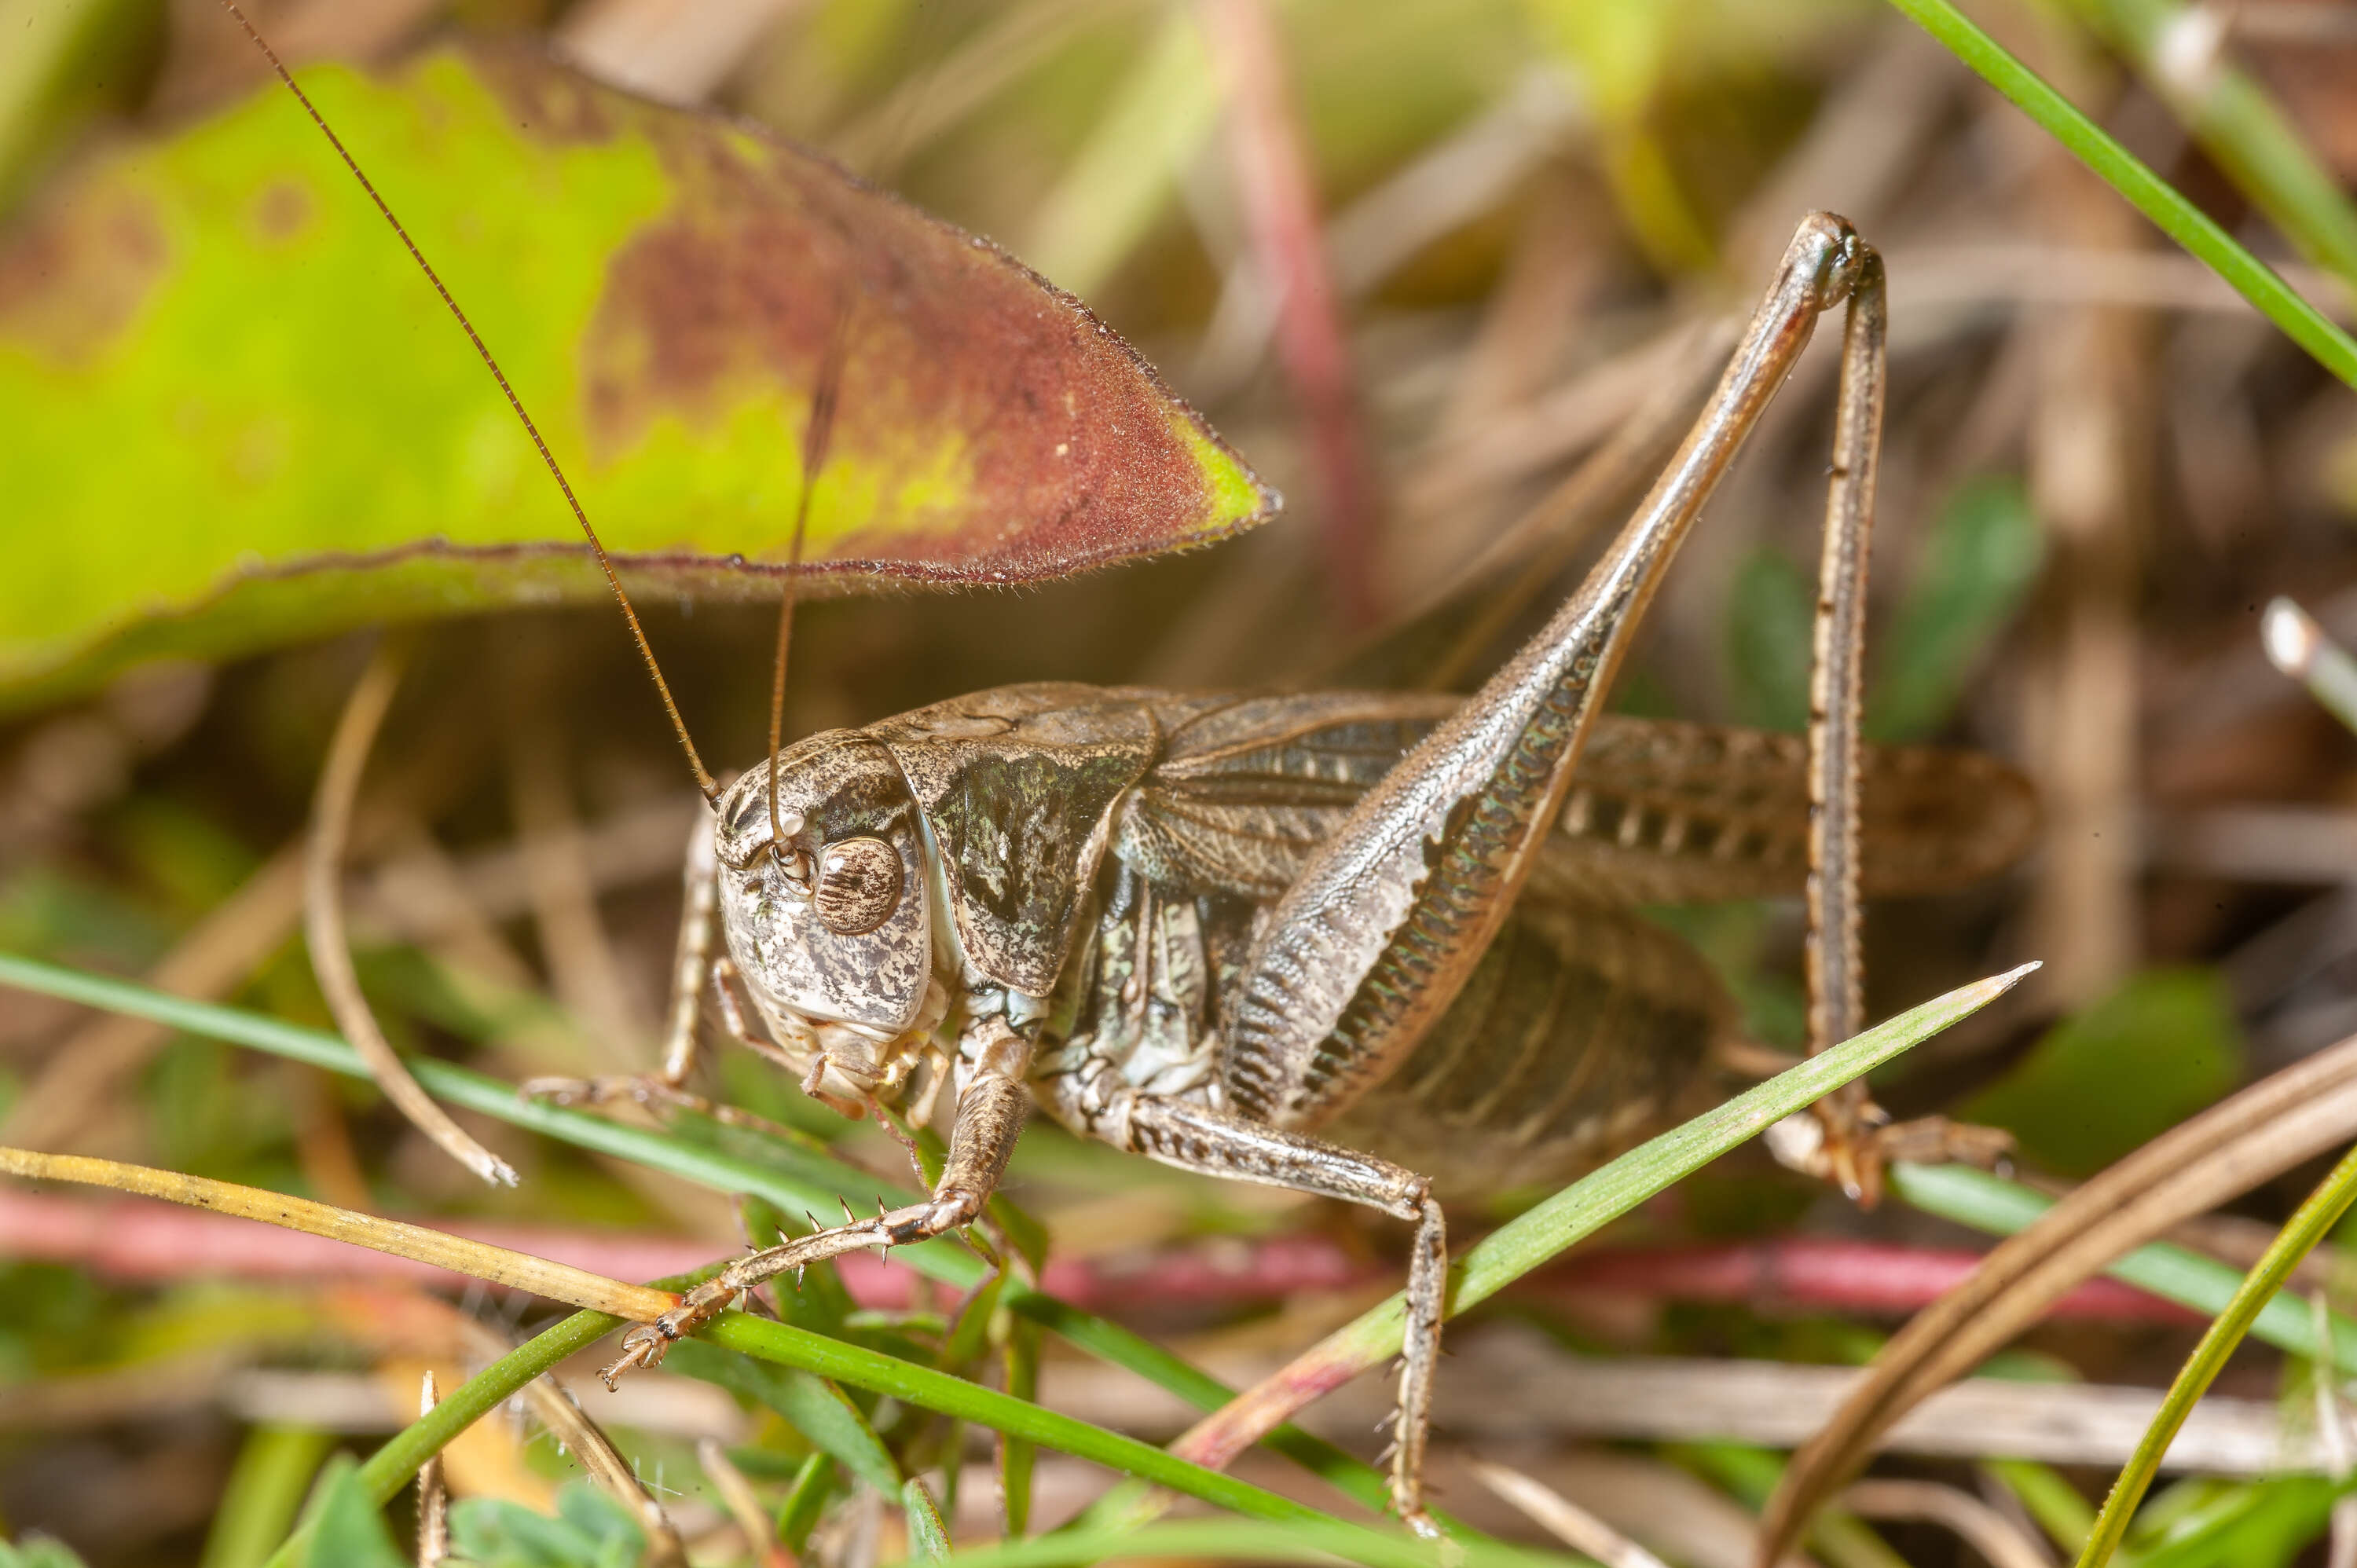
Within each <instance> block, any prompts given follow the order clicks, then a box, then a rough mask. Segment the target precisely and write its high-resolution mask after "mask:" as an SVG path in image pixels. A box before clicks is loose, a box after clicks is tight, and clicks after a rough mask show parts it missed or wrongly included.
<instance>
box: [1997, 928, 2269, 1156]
mask: <svg viewBox="0 0 2357 1568" xmlns="http://www.w3.org/2000/svg"><path fill="white" fill-rule="evenodd" d="M2241 1081H2242V1040H2241V1036H2240V1033H2239V1031H2238V1030H2237V1028H2236V1026H2235V1023H2234V1011H2233V999H2232V998H2231V997H2230V996H2229V995H2228V994H2227V993H2226V985H2225V982H2224V981H2223V980H2222V979H2221V978H2220V977H2219V976H2218V975H2217V974H2215V973H2213V972H2211V971H2209V970H2197V969H2173V970H2150V971H2147V972H2144V973H2142V974H2138V975H2136V976H2134V977H2133V978H2131V979H2130V980H2129V981H2128V982H2127V983H2126V984H2125V985H2123V986H2121V987H2120V989H2119V990H2118V991H2116V992H2115V993H2112V994H2111V995H2110V996H2107V997H2105V998H2104V1000H2103V1001H2101V1002H2097V1003H2095V1004H2093V1005H2092V1006H2089V1007H2086V1008H2083V1009H2082V1010H2081V1011H2080V1012H2079V1013H2078V1014H2077V1015H2074V1016H2072V1017H2071V1018H2069V1019H2067V1020H2065V1021H2064V1022H2062V1023H2061V1024H2059V1025H2057V1026H2055V1027H2054V1028H2053V1029H2052V1030H2050V1032H2049V1033H2048V1034H2047V1036H2046V1037H2045V1038H2044V1039H2042V1040H2040V1042H2039V1043H2038V1045H2037V1047H2035V1048H2034V1049H2032V1050H2031V1052H2030V1054H2029V1057H2028V1058H2025V1059H2024V1060H2023V1061H2022V1062H2021V1063H2020V1065H2019V1066H2018V1067H2016V1068H2015V1069H2014V1070H2013V1071H2012V1072H2011V1073H2009V1074H2007V1076H2006V1077H2005V1078H2004V1079H2001V1080H2000V1081H1999V1082H1998V1083H1997V1084H1996V1085H1995V1086H1994V1087H1993V1088H1990V1089H1988V1090H1985V1091H1983V1092H1982V1093H1981V1094H1980V1095H1979V1096H1977V1097H1976V1098H1975V1099H1974V1100H1972V1101H1970V1102H1969V1103H1967V1104H1965V1105H1964V1106H1963V1107H1961V1108H1960V1109H1959V1111H1958V1112H1957V1114H1958V1115H1960V1116H1962V1117H1963V1118H1964V1120H1965V1121H1968V1122H1984V1123H1986V1124H1987V1125H1990V1126H1994V1127H2003V1128H2005V1129H2006V1130H2007V1132H2009V1133H2012V1134H2013V1135H2014V1136H2015V1137H2016V1138H2018V1139H2019V1140H2020V1143H2021V1147H2022V1152H2023V1153H2025V1154H2027V1155H2029V1156H2030V1157H2031V1158H2033V1159H2035V1160H2036V1161H2038V1163H2039V1164H2040V1165H2045V1166H2047V1167H2049V1168H2050V1169H2052V1170H2055V1171H2058V1172H2060V1173H2061V1174H2063V1175H2065V1176H2086V1175H2090V1174H2092V1173H2093V1172H2095V1171H2098V1170H2101V1169H2102V1168H2103V1167H2104V1166H2105V1165H2110V1164H2111V1163H2112V1162H2113V1161H2115V1160H2116V1159H2118V1158H2120V1157H2121V1156H2122V1155H2126V1154H2127V1153H2128V1152H2130V1151H2131V1150H2133V1149H2135V1148H2136V1147H2138V1146H2139V1145H2141V1144H2145V1143H2147V1142H2149V1141H2150V1140H2151V1139H2152V1138H2154V1137H2156V1136H2158V1134H2159V1133H2163V1132H2166V1131H2167V1130H2168V1129H2169V1128H2171V1127H2174V1126H2175V1125H2177V1123H2179V1122H2182V1121H2184V1120H2185V1118H2187V1117H2188V1116H2190V1115H2192V1114H2193V1113H2194V1112H2197V1111H2199V1110H2201V1108H2202V1107H2204V1106H2206V1105H2209V1104H2211V1103H2212V1102H2213V1101H2216V1100H2217V1099H2219V1098H2220V1097H2221V1096H2222V1095H2224V1094H2225V1093H2227V1092H2228V1091H2229V1090H2233V1087H2234V1086H2235V1085H2236V1084H2237V1083H2239V1082H2241Z"/></svg>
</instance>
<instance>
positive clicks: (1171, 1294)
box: [0, 1189, 2199, 1324]
mask: <svg viewBox="0 0 2357 1568" xmlns="http://www.w3.org/2000/svg"><path fill="white" fill-rule="evenodd" d="M439 1223H440V1226H441V1229H444V1230H449V1231H451V1232H453V1233H455V1234H457V1235H462V1236H468V1237H471V1238H473V1239H474V1240H479V1241H488V1242H490V1243H492V1244H494V1245H496V1246H501V1247H508V1248H511V1249H513V1250H514V1251H519V1252H529V1253H532V1254H533V1255H534V1256H536V1257H543V1258H549V1259H553V1260H554V1261H556V1262H565V1263H570V1264H573V1265H574V1266H575V1267H576V1268H585V1269H591V1270H594V1271H596V1272H597V1273H604V1274H610V1275H612V1276H614V1277H616V1278H618V1279H631V1280H651V1279H661V1278H663V1277H665V1276H667V1275H672V1274H679V1273H687V1272H688V1271H689V1270H691V1269H694V1268H699V1267H701V1266H702V1265H704V1264H705V1263H708V1262H711V1261H712V1260H713V1258H714V1256H715V1252H716V1250H715V1248H714V1247H713V1246H712V1245H711V1243H709V1242H705V1241H692V1240H676V1239H673V1238H669V1237H656V1236H643V1235H640V1236H633V1235H625V1234H614V1233H597V1232H589V1231H580V1230H544V1229H536V1228H533V1227H529V1226H515V1225H486V1224H473V1223H467V1222H456V1223H451V1222H439ZM0 1258H15V1259H28V1260H29V1259H39V1260H43V1261H46V1262H59V1263H70V1264H72V1265H74V1266H76V1267H78V1268H82V1269H86V1270H88V1271H90V1272H91V1273H96V1274H102V1275H104V1276H106V1277H108V1278H111V1279H117V1280H126V1281H144V1280H177V1279H181V1278H185V1277H187V1276H189V1275H192V1274H226V1275H231V1276H235V1277H238V1278H242V1279H302V1280H311V1281H318V1280H323V1279H345V1280H351V1279H403V1280H411V1281H415V1282H418V1283H426V1284H436V1285H441V1286H444V1287H447V1288H449V1289H454V1290H455V1289H461V1288H464V1287H465V1286H467V1285H468V1284H469V1283H473V1282H472V1281H469V1280H468V1279H466V1278H464V1277H463V1276H460V1275H457V1274H454V1273H447V1272H446V1271H444V1270H441V1269H436V1268H433V1267H431V1266H429V1265H427V1264H424V1263H418V1262H412V1261H411V1260H409V1259H407V1258H402V1257H396V1256H394V1255H393V1254H391V1253H386V1252H374V1251H367V1250H365V1249H362V1248H358V1247H350V1246H346V1245H344V1244H343V1243H341V1242H338V1241H334V1240H328V1238H326V1237H321V1236H310V1235H305V1234H303V1233H302V1232H300V1231H293V1230H277V1229H275V1228H274V1227H271V1226H266V1225H259V1224H254V1223H252V1222H249V1221H246V1220H242V1219H231V1218H230V1217H229V1216H226V1215H218V1214H206V1213H203V1212H200V1211H195V1210H190V1209H187V1208H178V1207H177V1206H175V1205H172V1204H167V1203H159V1202H156V1201H154V1200H152V1199H147V1198H111V1199H106V1200H103V1201H99V1202H91V1201H87V1200H83V1199H80V1198H71V1197H56V1196H51V1195H48V1194H41V1193H29V1192H23V1191H12V1190H6V1189H0ZM1975 1262H1977V1259H1976V1258H1975V1255H1974V1254H1973V1253H1970V1252H1964V1251H1926V1250H1923V1249H1919V1248H1911V1247H1896V1246H1890V1245H1887V1244H1885V1243H1881V1242H1872V1241H1840V1240H1817V1239H1813V1238H1809V1237H1792V1238H1785V1239H1781V1240H1770V1241H1759V1242H1752V1243H1749V1244H1741V1245H1726V1246H1703V1247H1650V1248H1626V1249H1606V1250H1600V1251H1592V1252H1587V1253H1583V1254H1581V1255H1580V1256H1578V1257H1576V1258H1573V1259H1571V1260H1569V1261H1567V1262H1564V1263H1562V1264H1559V1265H1557V1266H1556V1267H1555V1268H1552V1269H1548V1270H1545V1271H1544V1272H1543V1273H1539V1274H1536V1275H1534V1276H1533V1277H1532V1278H1531V1279H1529V1280H1527V1281H1525V1282H1523V1283H1522V1284H1521V1285H1519V1286H1517V1287H1515V1294H1517V1295H1520V1296H1521V1297H1523V1299H1525V1300H1541V1301H1544V1300H1562V1301H1576V1300H1579V1299H1583V1298H1586V1299H1594V1298H1596V1297H1598V1296H1627V1297H1636V1298H1641V1299H1646V1300H1663V1301H1686V1302H1704V1303H1723V1304H1742V1305H1750V1306H1753V1307H1755V1308H1759V1309H1762V1310H1768V1311H1787V1312H1789V1311H1799V1310H1813V1311H1824V1312H1844V1313H1854V1314H1859V1315H1867V1316H1897V1315H1902V1314H1905V1313H1910V1312H1912V1311H1914V1310H1916V1309H1917V1308H1918V1307H1921V1306H1922V1305H1925V1304H1926V1303H1928V1302H1930V1301H1932V1299H1933V1298H1935V1297H1936V1296H1938V1295H1939V1294H1941V1293H1942V1292H1943V1291H1945V1290H1946V1289H1947V1288H1948V1287H1949V1286H1950V1285H1952V1284H1953V1283H1955V1282H1956V1281H1957V1280H1959V1279H1961V1278H1963V1277H1964V1274H1965V1273H1967V1272H1969V1271H1970V1269H1971V1268H1972V1266H1973V1264H1974V1263H1975ZM836 1266H837V1268H838V1269H839V1270H840V1271H841V1273H842V1275H843V1282H844V1284H845V1288H846V1289H847V1290H849V1292H850V1293H851V1296H852V1299H853V1300H855V1301H856V1302H857V1303H858V1304H859V1305H862V1306H866V1307H872V1308H876V1309H878V1310H883V1311H902V1310H906V1309H907V1308H909V1306H910V1305H912V1304H913V1303H915V1302H916V1301H917V1300H918V1299H919V1296H918V1293H917V1290H916V1282H917V1276H916V1274H915V1273H913V1272H911V1271H910V1270H909V1269H907V1268H905V1267H903V1266H902V1265H900V1264H899V1263H896V1262H891V1261H890V1260H888V1259H886V1258H878V1257H876V1256H874V1255H872V1254H869V1253H864V1252H855V1253H852V1254H850V1255H848V1256H846V1257H844V1258H841V1259H838V1260H837V1262H836ZM1383 1277H1384V1272H1383V1268H1382V1267H1381V1265H1379V1264H1368V1263H1365V1262H1360V1261H1358V1260H1356V1259H1354V1258H1352V1257H1351V1256H1350V1255H1349V1254H1347V1253H1346V1252H1344V1251H1342V1249H1341V1248H1340V1247H1339V1246H1337V1245H1336V1244H1335V1243H1334V1242H1332V1241H1331V1240H1328V1239H1327V1238H1325V1237H1321V1236H1314V1235H1304V1236H1275V1237H1270V1238H1267V1239H1265V1240H1257V1241H1234V1240H1225V1241H1215V1242H1208V1243H1205V1242H1194V1243H1189V1244H1186V1245H1184V1246H1179V1247H1175V1248H1170V1249H1168V1250H1165V1251H1159V1252H1155V1253H1151V1254H1147V1255H1146V1256H1143V1257H1139V1258H1136V1259H1134V1260H1118V1259H1077V1258H1075V1259H1060V1260H1058V1261H1056V1262H1051V1263H1050V1264H1049V1266H1048V1271H1047V1273H1046V1275H1045V1277H1044V1278H1042V1279H1041V1281H1040V1282H1039V1283H1040V1286H1041V1288H1043V1289H1045V1290H1047V1291H1049V1293H1051V1294H1055V1295H1057V1296H1060V1297H1061V1298H1063V1299H1064V1300H1066V1301H1068V1302H1071V1304H1073V1305H1076V1306H1080V1307H1082V1308H1084V1309H1087V1310H1089V1311H1095V1312H1108V1311H1121V1310H1124V1309H1135V1308H1139V1307H1148V1306H1152V1307H1168V1306H1188V1305H1232V1304H1241V1303H1246V1302H1254V1301H1273V1300H1282V1299H1284V1298H1285V1297H1286V1296H1290V1295H1293V1294H1297V1293H1301V1292H1309V1291H1328V1290H1341V1289H1349V1288H1351V1287H1353V1286H1357V1285H1361V1284H1364V1283H1369V1282H1371V1281H1374V1280H1378V1279H1381V1278H1383ZM2049 1316H2053V1317H2061V1318H2083V1319H2094V1320H2098V1321H2104V1322H2113V1323H2166V1324H2185V1323H2193V1322H2198V1321H2199V1319H2198V1318H2197V1317H2196V1316H2194V1315H2193V1314H2191V1313H2189V1312H2187V1311H2186V1310H2185V1309H2184V1308H2182V1307H2179V1306H2176V1305H2172V1304H2170V1303H2169V1302H2165V1301H2163V1300H2161V1299H2160V1298H2159V1297H2158V1296H2153V1295H2147V1294H2145V1293H2144V1292H2142V1291H2140V1290H2137V1289H2136V1288H2135V1287H2134V1286H2132V1285H2126V1284H2123V1283H2120V1282H2118V1281H2116V1280H2107V1279H2098V1280H2091V1281H2089V1282H2088V1283H2085V1284H2083V1285H2081V1286H2079V1287H2078V1288H2077V1289H2076V1290H2073V1291H2072V1292H2071V1293H2070V1294H2067V1295H2065V1296H2064V1297H2062V1298H2061V1300H2060V1301H2058V1302H2056V1303H2055V1304H2054V1305H2053V1306H2052V1307H2051V1308H2050V1310H2049Z"/></svg>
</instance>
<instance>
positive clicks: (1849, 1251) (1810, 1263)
mask: <svg viewBox="0 0 2357 1568" xmlns="http://www.w3.org/2000/svg"><path fill="white" fill-rule="evenodd" d="M1978 1262H1980V1256H1979V1254H1977V1253H1975V1252H1966V1251H1933V1250H1931V1249H1928V1248H1920V1247H1899V1246H1892V1245H1890V1244H1889V1243H1887V1242H1880V1241H1839V1240H1820V1239H1818V1238H1814V1237H1806V1236H1796V1237H1786V1238H1781V1239H1779V1240H1770V1241H1755V1242H1749V1243H1739V1244H1729V1245H1725V1246H1713V1247H1647V1248H1628V1249H1599V1250H1598V1251H1592V1252H1583V1253H1580V1254H1579V1255H1578V1256H1577V1257H1574V1258H1571V1259H1568V1260H1566V1262H1563V1263H1561V1264H1559V1265H1558V1266H1556V1267H1555V1268H1552V1269H1548V1270H1545V1271H1544V1272H1543V1273H1538V1274H1535V1275H1533V1276H1532V1277H1531V1278H1530V1279H1529V1280H1527V1281H1525V1282H1523V1284H1521V1285H1519V1286H1517V1287H1516V1294H1519V1295H1522V1296H1523V1297H1524V1298H1525V1299H1528V1298H1531V1297H1533V1296H1536V1297H1541V1298H1547V1297H1579V1296H1596V1295H1607V1294H1609V1295H1629V1296H1639V1297H1646V1298H1659V1299H1663V1300H1668V1301H1689V1302H1727V1303H1742V1304H1745V1305H1750V1306H1753V1307H1757V1308H1760V1309H1763V1310H1780V1309H1781V1310H1784V1311H1794V1310H1801V1309H1811V1310H1818V1311H1826V1312H1846V1313H1857V1314H1863V1315H1870V1316H1902V1315H1904V1314H1907V1313H1911V1312H1914V1311H1916V1310H1917V1309H1918V1308H1920V1307H1922V1306H1924V1305H1928V1304H1929V1303H1931V1302H1932V1301H1933V1300H1935V1299H1937V1298H1938V1297H1939V1296H1940V1295H1942V1294H1944V1293H1945V1292H1946V1291H1947V1290H1948V1288H1949V1287H1950V1286H1952V1285H1953V1284H1954V1283H1956V1282H1957V1281H1958V1280H1961V1279H1963V1278H1964V1276H1965V1275H1966V1274H1968V1273H1971V1272H1972V1270H1973V1266H1974V1265H1975V1264H1976V1263H1978ZM2046 1315H2047V1316H2049V1317H2057V1318H2092V1319H2095V1320H2098V1321H2103V1322H2110V1323H2167V1324H2188V1323H2200V1322H2201V1321H2202V1318H2201V1316H2200V1315H2199V1314H2196V1313H2193V1312H2190V1311H2188V1310H2187V1309H2185V1308H2184V1307H2181V1306H2179V1305H2177V1304H2176V1303H2174V1302H2169V1301H2164V1300H2162V1299H2161V1298H2160V1297H2159V1296H2157V1295H2151V1294H2147V1293H2146V1292H2144V1291H2140V1290H2138V1289H2136V1286H2134V1285H2131V1284H2127V1283H2123V1282H2121V1281H2119V1280H2114V1279H2093V1280H2089V1281H2087V1282H2086V1283H2083V1284H2082V1285H2080V1286H2078V1287H2077V1288H2076V1289H2074V1290H2072V1291H2071V1292H2070V1293H2069V1294H2066V1295H2064V1296H2062V1297H2061V1299H2060V1300H2058V1301H2057V1302H2055V1303H2054V1305H2052V1306H2050V1307H2049V1308H2048V1309H2047V1314H2046Z"/></svg>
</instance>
